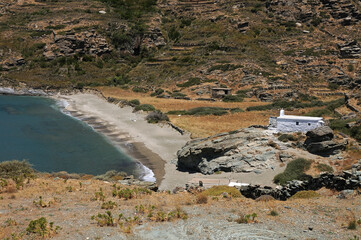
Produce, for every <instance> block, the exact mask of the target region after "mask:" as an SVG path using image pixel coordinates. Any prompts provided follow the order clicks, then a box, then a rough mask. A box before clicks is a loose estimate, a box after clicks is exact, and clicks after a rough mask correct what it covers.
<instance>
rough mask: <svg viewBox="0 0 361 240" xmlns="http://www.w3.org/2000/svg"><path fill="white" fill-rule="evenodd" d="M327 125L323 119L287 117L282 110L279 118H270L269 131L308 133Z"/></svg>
mask: <svg viewBox="0 0 361 240" xmlns="http://www.w3.org/2000/svg"><path fill="white" fill-rule="evenodd" d="M324 124H325V122H324V121H323V118H322V117H304V116H293V115H285V111H284V110H283V109H282V110H281V112H280V116H279V117H270V118H269V129H273V130H276V131H277V132H307V131H309V130H312V129H314V128H317V127H321V126H323V125H324Z"/></svg>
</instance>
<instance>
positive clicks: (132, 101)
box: [128, 99, 140, 107]
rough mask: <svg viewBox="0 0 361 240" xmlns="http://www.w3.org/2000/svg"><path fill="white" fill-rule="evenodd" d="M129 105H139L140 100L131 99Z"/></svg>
mask: <svg viewBox="0 0 361 240" xmlns="http://www.w3.org/2000/svg"><path fill="white" fill-rule="evenodd" d="M128 103H129V105H131V106H132V107H134V106H139V105H140V101H139V100H138V99H132V100H130V101H129V102H128Z"/></svg>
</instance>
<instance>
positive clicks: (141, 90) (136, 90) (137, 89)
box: [132, 87, 148, 93]
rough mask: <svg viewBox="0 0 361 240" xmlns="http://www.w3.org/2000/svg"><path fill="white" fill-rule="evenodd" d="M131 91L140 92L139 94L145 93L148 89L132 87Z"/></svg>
mask: <svg viewBox="0 0 361 240" xmlns="http://www.w3.org/2000/svg"><path fill="white" fill-rule="evenodd" d="M132 91H133V92H140V93H147V92H148V89H146V88H143V87H133V89H132Z"/></svg>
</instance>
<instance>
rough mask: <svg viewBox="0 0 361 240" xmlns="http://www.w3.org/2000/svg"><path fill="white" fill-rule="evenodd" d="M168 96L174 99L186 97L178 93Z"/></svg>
mask: <svg viewBox="0 0 361 240" xmlns="http://www.w3.org/2000/svg"><path fill="white" fill-rule="evenodd" d="M170 96H171V97H174V98H184V97H186V96H187V95H186V94H184V93H180V92H173V93H172V94H171V95H170Z"/></svg>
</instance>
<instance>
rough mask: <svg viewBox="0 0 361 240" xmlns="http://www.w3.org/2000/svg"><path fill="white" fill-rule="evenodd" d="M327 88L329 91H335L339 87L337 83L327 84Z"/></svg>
mask: <svg viewBox="0 0 361 240" xmlns="http://www.w3.org/2000/svg"><path fill="white" fill-rule="evenodd" d="M328 88H329V89H330V90H337V89H339V88H340V85H338V84H337V83H329V84H328Z"/></svg>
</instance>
